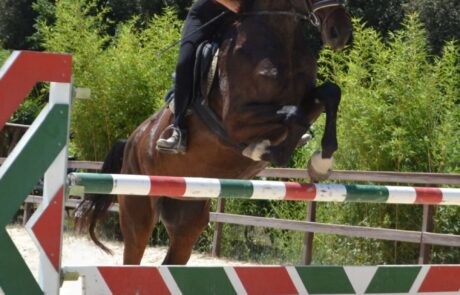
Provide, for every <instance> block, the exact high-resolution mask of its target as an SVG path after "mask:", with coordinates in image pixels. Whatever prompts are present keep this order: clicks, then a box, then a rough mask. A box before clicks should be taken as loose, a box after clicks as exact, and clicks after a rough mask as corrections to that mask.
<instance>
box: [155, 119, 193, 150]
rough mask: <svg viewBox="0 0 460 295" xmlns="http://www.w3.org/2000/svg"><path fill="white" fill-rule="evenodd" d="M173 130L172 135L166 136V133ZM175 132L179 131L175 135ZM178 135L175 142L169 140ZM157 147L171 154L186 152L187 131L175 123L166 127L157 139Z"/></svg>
mask: <svg viewBox="0 0 460 295" xmlns="http://www.w3.org/2000/svg"><path fill="white" fill-rule="evenodd" d="M171 130H172V134H171V136H169V137H168V138H165V134H166V133H167V132H169V131H171ZM174 132H177V135H174ZM176 136H177V140H176V141H175V142H168V140H171V141H172V139H173V137H176ZM156 149H157V150H158V151H160V152H165V153H170V154H179V153H180V154H185V151H186V149H187V137H186V132H185V131H184V130H181V129H180V128H178V127H176V126H174V125H169V126H168V127H166V128H165V130H163V132H162V133H161V135H160V138H159V139H158V140H157V144H156Z"/></svg>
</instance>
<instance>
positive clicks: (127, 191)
mask: <svg viewBox="0 0 460 295" xmlns="http://www.w3.org/2000/svg"><path fill="white" fill-rule="evenodd" d="M112 178H113V189H112V192H111V194H114V195H131V194H132V195H141V196H146V195H148V193H149V192H150V177H148V176H144V175H121V174H112Z"/></svg>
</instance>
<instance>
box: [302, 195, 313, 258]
mask: <svg viewBox="0 0 460 295" xmlns="http://www.w3.org/2000/svg"><path fill="white" fill-rule="evenodd" d="M307 221H308V222H315V221H316V203H315V202H309V203H308V208H307ZM314 235H315V234H314V233H312V232H306V233H305V235H304V253H303V263H304V264H305V265H310V264H311V262H312V258H313V238H314Z"/></svg>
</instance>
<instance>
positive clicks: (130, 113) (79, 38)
mask: <svg viewBox="0 0 460 295" xmlns="http://www.w3.org/2000/svg"><path fill="white" fill-rule="evenodd" d="M94 11H95V3H94V1H83V0H78V1H70V0H61V1H58V2H57V4H56V21H55V23H54V24H53V25H49V24H46V23H45V22H41V23H40V24H39V28H40V33H41V35H42V36H43V38H44V41H43V42H44V43H43V45H44V47H45V48H46V49H47V50H49V51H59V52H69V53H72V55H73V62H74V83H75V84H76V85H78V86H80V87H87V88H90V89H91V96H92V97H91V99H90V100H77V101H76V102H75V103H74V105H73V111H72V134H73V144H74V145H75V147H76V153H77V157H79V158H81V159H85V160H101V159H103V158H104V157H105V155H106V153H107V151H108V149H109V148H110V147H111V145H112V144H113V143H114V142H115V141H116V140H117V139H120V138H127V137H128V136H129V135H130V134H131V132H132V131H133V130H134V129H135V128H136V127H137V126H138V125H139V124H140V123H141V122H142V121H144V120H145V119H146V118H147V117H148V116H150V115H151V114H153V113H154V112H155V111H156V110H158V109H159V107H160V106H161V105H162V103H163V101H162V98H163V96H164V94H165V93H166V92H167V90H168V88H169V86H170V85H171V84H172V81H171V78H170V75H171V73H172V72H173V71H174V65H175V59H176V55H177V49H176V48H173V49H172V50H169V51H167V52H162V49H163V48H165V47H166V46H167V45H169V44H170V43H172V42H173V41H175V40H177V39H178V38H179V36H180V25H181V23H180V21H178V19H177V17H176V15H175V13H174V12H173V11H171V10H166V11H165V12H164V14H163V15H161V16H155V17H154V18H153V19H152V21H151V22H150V23H148V24H147V25H146V28H145V29H144V30H138V29H136V26H135V23H136V19H133V20H132V21H130V22H127V23H123V24H120V25H119V26H118V30H117V35H116V36H115V37H114V38H112V39H111V38H109V36H107V35H106V34H105V33H104V29H105V23H104V16H105V14H106V13H107V11H105V10H103V11H97V12H96V13H94Z"/></svg>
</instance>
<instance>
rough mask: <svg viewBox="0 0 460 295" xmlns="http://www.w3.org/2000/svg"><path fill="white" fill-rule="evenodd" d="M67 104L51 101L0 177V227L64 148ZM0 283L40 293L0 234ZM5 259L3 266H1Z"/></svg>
mask: <svg viewBox="0 0 460 295" xmlns="http://www.w3.org/2000/svg"><path fill="white" fill-rule="evenodd" d="M68 115H69V106H68V105H54V106H53V107H52V108H51V109H49V110H48V113H47V115H46V117H45V118H44V120H43V122H42V124H41V125H40V126H39V127H38V128H37V130H36V132H35V133H34V134H32V135H31V137H30V138H29V140H28V143H27V144H26V145H25V146H24V147H23V149H22V151H20V152H19V154H18V155H17V157H16V159H15V161H14V163H13V164H12V165H11V166H10V167H9V169H8V170H6V171H5V172H4V174H3V175H2V178H1V179H0V202H1V203H2V206H0V227H4V226H6V224H8V223H9V222H10V221H11V219H12V218H13V216H14V214H15V213H16V211H17V210H18V209H19V207H20V206H21V204H22V203H23V202H24V200H25V199H26V197H27V195H28V194H29V192H31V191H32V189H33V187H34V186H35V185H36V183H37V182H38V180H39V179H40V178H41V177H43V175H44V173H45V171H46V170H47V169H48V167H49V166H50V165H51V164H52V163H53V161H54V160H55V158H56V157H57V156H58V155H59V153H60V152H61V151H62V150H63V149H64V148H66V144H67V134H68V130H67V126H68ZM0 252H1V254H0V263H1V264H0V286H2V288H3V289H4V291H5V292H6V293H7V294H41V293H42V291H41V289H40V288H39V287H38V285H37V283H36V281H35V279H34V278H33V276H31V275H30V274H29V273H30V271H29V269H28V267H27V265H26V264H25V263H24V262H23V260H22V258H21V256H20V254H19V253H18V251H17V249H16V247H15V246H14V245H13V244H12V243H11V240H10V239H9V237H8V238H4V237H0ZM4 261H5V263H6V267H5V266H3V262H4Z"/></svg>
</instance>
